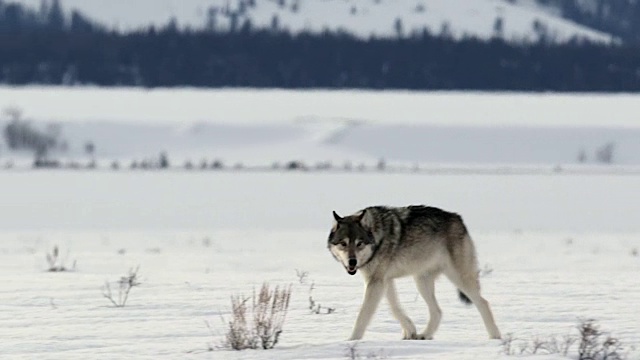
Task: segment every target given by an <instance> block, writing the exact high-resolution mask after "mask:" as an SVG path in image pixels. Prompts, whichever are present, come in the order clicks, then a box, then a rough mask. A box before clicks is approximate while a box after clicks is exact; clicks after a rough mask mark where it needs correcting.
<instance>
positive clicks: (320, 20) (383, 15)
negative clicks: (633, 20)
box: [15, 0, 611, 42]
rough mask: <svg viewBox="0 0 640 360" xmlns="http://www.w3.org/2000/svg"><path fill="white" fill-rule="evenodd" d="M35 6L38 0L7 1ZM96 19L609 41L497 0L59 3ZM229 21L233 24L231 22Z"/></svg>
mask: <svg viewBox="0 0 640 360" xmlns="http://www.w3.org/2000/svg"><path fill="white" fill-rule="evenodd" d="M15 1H18V2H20V3H23V4H28V5H30V6H32V7H35V8H37V7H38V6H39V5H40V2H41V0H15ZM62 3H63V5H64V6H65V8H66V9H67V10H68V11H70V9H78V10H80V11H82V12H83V13H85V14H86V15H88V16H90V17H91V18H94V19H96V20H98V21H99V22H101V23H103V24H105V25H107V26H109V27H113V28H116V29H119V30H123V31H127V30H132V29H138V28H142V27H147V26H149V25H152V24H153V25H155V26H164V25H166V24H167V23H168V22H169V19H171V18H175V19H176V21H177V23H178V26H180V27H187V26H189V27H191V28H202V27H205V26H207V24H208V26H209V27H213V28H216V29H229V28H230V27H231V26H237V27H238V28H239V27H241V26H243V25H244V24H245V23H247V21H250V23H251V26H253V27H259V28H271V27H274V26H277V27H278V28H286V29H288V30H290V31H292V32H299V31H303V30H307V31H312V32H321V31H323V30H325V29H329V30H333V31H336V30H345V31H347V32H350V33H352V34H354V35H357V36H360V37H363V38H367V37H369V36H371V35H375V36H379V37H390V36H397V35H398V34H399V33H401V34H403V35H408V34H411V33H412V32H422V31H423V30H424V29H427V30H428V31H429V32H431V33H435V34H440V33H442V32H446V33H447V34H448V35H450V36H453V37H456V38H460V37H464V36H473V37H478V38H482V39H488V38H491V37H492V36H496V35H497V36H502V37H503V38H504V39H506V40H510V41H511V40H513V41H523V40H524V41H534V40H537V39H538V38H539V37H540V36H545V38H548V39H552V40H555V41H559V42H564V41H567V40H569V39H571V38H574V37H576V38H583V39H590V40H593V41H604V42H607V41H610V40H611V36H609V35H607V34H604V33H601V32H598V31H594V30H591V29H589V28H586V27H584V26H581V25H578V24H575V23H572V22H570V21H567V20H565V19H562V18H561V17H560V16H559V15H558V14H557V12H554V11H553V9H549V8H542V7H539V6H537V5H536V3H535V2H532V1H526V0H523V1H518V2H507V1H504V0H473V1H469V0H416V1H405V0H361V1H344V0H328V1H315V0H314V1H300V0H253V1H248V0H63V1H62ZM232 24H234V25H232Z"/></svg>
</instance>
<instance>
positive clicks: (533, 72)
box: [0, 0, 640, 91]
mask: <svg viewBox="0 0 640 360" xmlns="http://www.w3.org/2000/svg"><path fill="white" fill-rule="evenodd" d="M56 4H57V5H56ZM58 6H59V3H58V2H57V1H55V0H54V1H53V3H51V4H50V6H48V7H47V8H46V9H40V10H39V11H31V10H28V9H25V8H23V7H21V6H20V5H16V4H9V5H8V4H3V2H2V0H0V83H4V84H12V85H23V84H34V83H35V84H64V85H76V84H95V85H102V86H144V87H160V86H162V87H172V86H195V87H278V88H365V89H419V90H457V89H463V90H526V91H638V90H640V51H638V50H639V49H638V47H637V46H634V45H632V44H629V43H624V44H622V45H620V44H614V45H612V44H595V43H588V42H584V41H577V40H576V41H573V42H569V43H567V44H562V45H560V44H554V43H552V42H550V41H545V40H544V39H541V40H540V41H538V42H535V43H524V44H513V43H508V42H505V41H503V40H502V39H501V38H500V37H498V36H497V37H495V38H493V39H490V40H480V39H476V38H464V39H462V40H454V39H452V38H451V37H450V36H447V34H446V33H441V34H431V33H429V32H428V31H426V30H425V31H423V32H422V33H414V34H411V35H408V36H402V37H400V36H399V37H396V38H384V39H382V38H369V39H360V38H355V37H353V36H351V35H349V34H346V33H343V32H329V31H326V32H323V33H319V34H317V33H316V34H312V33H298V34H291V33H288V32H287V31H284V30H278V29H277V28H272V29H254V28H252V27H251V26H250V24H245V26H241V27H239V28H238V29H235V30H233V31H208V30H207V29H205V28H203V29H201V30H189V29H187V30H180V29H178V28H177V27H176V26H175V23H169V25H167V26H165V27H163V28H154V27H151V28H149V29H146V30H144V31H137V32H131V33H119V32H115V31H110V30H107V29H105V28H103V27H101V26H100V25H98V24H96V23H95V22H93V21H91V20H90V19H88V18H86V17H85V16H83V15H82V14H80V13H77V12H75V13H74V14H75V15H72V16H71V19H65V18H63V20H62V21H61V20H60V18H59V15H60V14H58V10H56V8H57V7H58ZM8 14H9V15H8ZM8 19H10V20H8ZM74 19H75V20H74ZM12 21H13V23H12ZM15 23H17V24H19V25H15ZM8 24H14V25H12V27H10V26H9V25H8ZM26 24H30V25H29V26H27V25H26Z"/></svg>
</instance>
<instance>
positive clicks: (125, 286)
mask: <svg viewBox="0 0 640 360" xmlns="http://www.w3.org/2000/svg"><path fill="white" fill-rule="evenodd" d="M139 269H140V265H138V266H137V267H136V268H135V269H133V268H131V269H129V273H128V274H127V275H124V276H121V277H120V280H118V294H117V295H115V294H114V293H113V292H112V291H111V285H110V284H109V282H108V281H106V282H105V283H104V286H103V287H102V296H104V297H105V298H107V299H108V300H109V301H111V303H112V304H113V305H114V306H115V307H125V305H127V300H128V299H129V292H131V289H133V288H134V287H136V286H138V285H140V284H141V283H140V281H139V279H138V270H139Z"/></svg>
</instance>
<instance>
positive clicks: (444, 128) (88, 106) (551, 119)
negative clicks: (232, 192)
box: [0, 86, 640, 170]
mask: <svg viewBox="0 0 640 360" xmlns="http://www.w3.org/2000/svg"><path fill="white" fill-rule="evenodd" d="M639 103H640V95H638V94H552V93H480V92H478V93H474V92H472V93H466V92H407V91H348V90H345V91H330V90H310V91H290V90H270V89H267V90H253V89H215V90H208V89H206V90H205V89H189V88H186V89H154V90H146V89H131V88H94V87H75V88H58V87H39V86H33V87H20V88H12V87H0V125H4V124H6V123H8V122H9V121H10V117H9V116H8V115H7V114H6V110H7V109H17V110H19V111H21V116H22V118H23V119H25V120H28V121H30V123H31V124H33V126H34V127H35V128H38V129H43V130H42V131H56V132H57V133H58V134H59V137H60V140H61V142H64V143H65V144H66V149H65V151H57V150H56V151H54V153H53V154H52V155H53V156H54V157H56V158H60V159H61V160H62V161H63V162H66V161H81V162H86V160H87V156H86V154H85V152H84V149H85V144H86V143H87V142H91V143H93V144H94V146H95V154H94V156H95V157H97V159H98V161H103V165H104V166H105V167H107V168H108V167H109V164H110V163H111V162H112V161H119V162H120V164H121V166H122V167H127V166H129V164H131V162H132V161H134V160H135V161H138V162H140V161H142V160H145V159H157V157H158V155H159V154H160V153H161V152H166V153H167V154H168V156H169V159H170V160H171V163H172V165H173V166H177V167H182V166H183V164H185V163H186V162H187V161H190V162H192V163H194V164H195V165H196V166H197V165H199V164H200V163H201V161H203V160H206V161H207V162H208V163H209V164H210V163H211V162H213V161H214V160H215V159H218V160H220V161H222V162H223V163H224V165H225V166H234V165H235V164H239V163H241V164H244V165H247V166H249V165H261V166H268V167H269V166H271V165H272V164H274V163H279V164H284V163H287V162H289V161H293V160H297V161H301V162H304V163H305V164H307V165H308V166H315V165H316V163H318V162H330V163H331V165H332V166H333V167H343V166H344V165H345V164H346V163H350V164H351V165H352V166H353V167H354V168H355V167H357V166H359V165H360V164H361V163H364V164H365V165H367V166H375V164H376V163H377V162H378V161H379V159H381V158H383V159H385V160H386V161H387V162H389V164H394V163H395V164H400V165H403V166H410V167H413V166H415V165H419V166H427V167H431V168H433V166H434V165H440V164H446V165H451V164H455V165H456V166H458V167H460V166H461V167H467V168H468V167H469V166H478V165H480V166H484V167H487V166H491V167H495V166H503V167H504V165H507V166H513V165H517V166H520V167H522V166H537V165H542V166H543V167H546V168H547V169H549V168H555V167H557V166H563V167H566V165H572V164H577V163H578V158H579V156H580V154H581V153H583V154H584V162H585V164H587V165H594V164H598V162H597V161H596V154H597V152H598V151H599V150H600V149H602V148H603V147H605V146H607V145H608V144H611V145H612V149H613V163H614V164H615V165H621V166H625V167H629V166H635V167H638V166H640V141H638V138H639V137H640V122H638V115H637V114H638V111H637V109H638V104H639ZM3 145H4V144H2V141H0V164H4V163H6V162H7V161H11V160H14V159H16V158H20V154H16V153H15V152H11V151H9V149H7V147H6V146H3ZM22 155H24V154H22ZM22 158H24V156H22ZM26 158H27V159H28V161H29V162H31V161H32V159H33V156H32V155H31V154H27V156H26ZM609 170H615V169H613V168H611V167H609Z"/></svg>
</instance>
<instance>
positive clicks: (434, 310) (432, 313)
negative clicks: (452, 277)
mask: <svg viewBox="0 0 640 360" xmlns="http://www.w3.org/2000/svg"><path fill="white" fill-rule="evenodd" d="M413 279H414V281H415V282H416V287H417V288H418V292H420V295H421V296H422V298H423V299H424V301H425V302H426V303H427V306H428V307H429V324H428V325H427V327H426V329H425V330H424V332H423V333H422V334H421V337H423V338H424V339H427V340H431V339H433V334H435V332H436V330H438V326H440V320H441V319H442V310H441V309H440V306H439V305H438V301H437V300H436V295H435V280H436V276H435V275H433V274H429V273H423V274H419V275H415V276H414V277H413Z"/></svg>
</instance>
